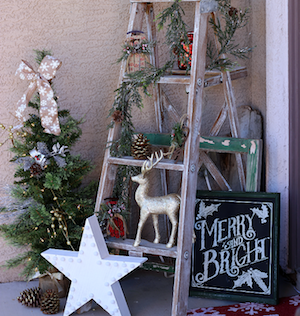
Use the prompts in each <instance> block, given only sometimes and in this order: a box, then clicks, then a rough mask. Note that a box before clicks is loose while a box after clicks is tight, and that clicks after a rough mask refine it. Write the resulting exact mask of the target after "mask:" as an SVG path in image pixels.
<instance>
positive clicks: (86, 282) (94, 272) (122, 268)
mask: <svg viewBox="0 0 300 316" xmlns="http://www.w3.org/2000/svg"><path fill="white" fill-rule="evenodd" d="M42 256H43V257H44V258H45V259H47V260H48V261H49V262H51V263H52V264H53V266H55V267H56V268H57V269H58V270H59V271H61V272H62V273H63V274H64V275H65V276H66V277H67V278H69V279H70V280H71V282H72V283H71V287H70V291H69V295H68V298H67V302H66V307H65V310H64V316H68V315H70V314H72V313H73V312H75V311H76V310H77V309H78V308H80V307H81V306H82V305H84V304H85V303H87V302H88V301H90V300H91V299H93V300H94V301H95V302H96V303H97V304H99V305H100V306H102V307H103V309H105V310H106V311H107V312H108V313H109V314H110V315H113V316H130V312H129V309H128V306H127V303H126V300H125V297H124V294H123V291H122V289H121V286H120V283H119V282H118V280H120V279H121V278H122V277H124V276H125V275H127V274H128V273H129V272H131V271H132V270H134V269H136V268H137V267H138V266H139V265H140V264H142V263H143V262H145V261H146V260H147V258H138V257H129V256H115V255H110V254H109V252H108V250H107V246H106V244H105V240H104V238H103V235H102V232H101V229H100V226H99V223H98V220H97V217H96V216H95V215H93V216H91V217H89V218H87V219H86V222H85V226H84V231H83V235H82V239H81V243H80V247H79V251H78V252H77V251H70V250H59V249H48V250H46V251H44V252H43V253H42Z"/></svg>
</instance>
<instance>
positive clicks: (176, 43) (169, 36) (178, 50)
mask: <svg viewBox="0 0 300 316" xmlns="http://www.w3.org/2000/svg"><path fill="white" fill-rule="evenodd" d="M180 2H181V0H174V2H173V3H172V5H171V6H170V7H168V8H166V9H164V10H163V11H162V12H161V13H159V14H158V16H157V17H156V20H157V21H158V24H157V28H158V30H162V29H163V27H164V25H165V24H166V23H167V21H169V24H168V25H167V31H166V42H165V44H166V45H167V46H168V47H169V51H170V61H172V62H174V61H175V60H176V58H177V56H185V54H186V50H185V49H184V46H185V47H189V39H188V36H187V30H186V28H187V25H186V23H185V22H184V21H183V17H182V16H183V15H185V12H184V10H183V8H182V7H181V6H180V4H179V3H180ZM189 69H190V65H188V64H187V70H189Z"/></svg>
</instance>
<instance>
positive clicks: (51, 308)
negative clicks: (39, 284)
mask: <svg viewBox="0 0 300 316" xmlns="http://www.w3.org/2000/svg"><path fill="white" fill-rule="evenodd" d="M41 311H42V312H43V313H44V314H48V315H50V314H57V313H58V312H59V298H58V296H57V293H56V292H55V291H53V290H47V291H46V292H45V293H44V294H43V295H42V297H41Z"/></svg>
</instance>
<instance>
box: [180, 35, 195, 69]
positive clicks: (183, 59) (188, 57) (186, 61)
mask: <svg viewBox="0 0 300 316" xmlns="http://www.w3.org/2000/svg"><path fill="white" fill-rule="evenodd" d="M187 36H188V39H189V42H190V43H189V47H187V46H186V45H185V44H184V43H182V47H183V49H184V50H185V51H186V54H185V56H179V57H178V68H179V69H181V70H186V68H187V65H189V66H191V64H192V54H193V39H194V32H188V34H187Z"/></svg>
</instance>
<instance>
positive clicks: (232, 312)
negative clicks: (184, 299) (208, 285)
mask: <svg viewBox="0 0 300 316" xmlns="http://www.w3.org/2000/svg"><path fill="white" fill-rule="evenodd" d="M298 306H300V295H296V296H291V297H285V298H281V299H280V301H279V304H278V305H268V304H261V303H253V302H252V303H240V304H234V305H228V306H220V307H204V308H198V309H193V310H190V311H188V313H187V315H189V316H192V315H193V316H206V315H209V316H294V315H295V312H296V310H297V308H298Z"/></svg>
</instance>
